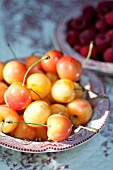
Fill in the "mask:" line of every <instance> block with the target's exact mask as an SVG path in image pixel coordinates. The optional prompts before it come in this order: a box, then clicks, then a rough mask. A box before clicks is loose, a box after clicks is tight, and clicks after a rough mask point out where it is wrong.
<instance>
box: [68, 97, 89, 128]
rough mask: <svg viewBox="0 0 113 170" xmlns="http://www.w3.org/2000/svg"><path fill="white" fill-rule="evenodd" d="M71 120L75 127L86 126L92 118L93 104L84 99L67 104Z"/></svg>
mask: <svg viewBox="0 0 113 170" xmlns="http://www.w3.org/2000/svg"><path fill="white" fill-rule="evenodd" d="M67 109H68V112H69V118H70V120H71V122H72V123H73V124H74V125H75V126H78V125H86V124H87V123H88V122H89V121H90V119H91V117H92V107H91V104H90V103H89V102H88V101H87V100H86V99H82V98H78V99H74V100H73V101H71V102H70V103H68V104H67Z"/></svg>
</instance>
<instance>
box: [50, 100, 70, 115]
mask: <svg viewBox="0 0 113 170" xmlns="http://www.w3.org/2000/svg"><path fill="white" fill-rule="evenodd" d="M50 109H51V114H52V115H53V114H60V115H64V116H66V117H68V118H69V113H68V109H67V108H66V106H64V105H63V104H59V103H55V104H52V105H50Z"/></svg>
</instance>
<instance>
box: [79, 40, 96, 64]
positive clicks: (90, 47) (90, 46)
mask: <svg viewBox="0 0 113 170" xmlns="http://www.w3.org/2000/svg"><path fill="white" fill-rule="evenodd" d="M92 49H93V41H91V42H90V45H89V51H88V55H87V57H86V59H85V60H84V61H83V64H82V65H84V64H86V62H87V61H88V60H89V58H90V56H91V53H92Z"/></svg>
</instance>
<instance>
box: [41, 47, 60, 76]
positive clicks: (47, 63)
mask: <svg viewBox="0 0 113 170" xmlns="http://www.w3.org/2000/svg"><path fill="white" fill-rule="evenodd" d="M44 56H45V57H46V56H50V59H49V60H44V61H42V62H41V66H42V68H43V70H44V71H46V72H50V73H56V72H57V71H56V63H57V62H58V60H59V59H60V58H62V57H63V54H62V52H60V51H58V50H50V51H49V52H47V53H46V54H44Z"/></svg>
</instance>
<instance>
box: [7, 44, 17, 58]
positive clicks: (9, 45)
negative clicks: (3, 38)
mask: <svg viewBox="0 0 113 170" xmlns="http://www.w3.org/2000/svg"><path fill="white" fill-rule="evenodd" d="M7 45H8V47H9V49H10V51H11V52H12V54H13V56H14V58H15V59H16V60H17V59H18V58H17V56H16V54H15V52H14V50H13V49H12V47H11V44H9V43H8V44H7Z"/></svg>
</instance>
